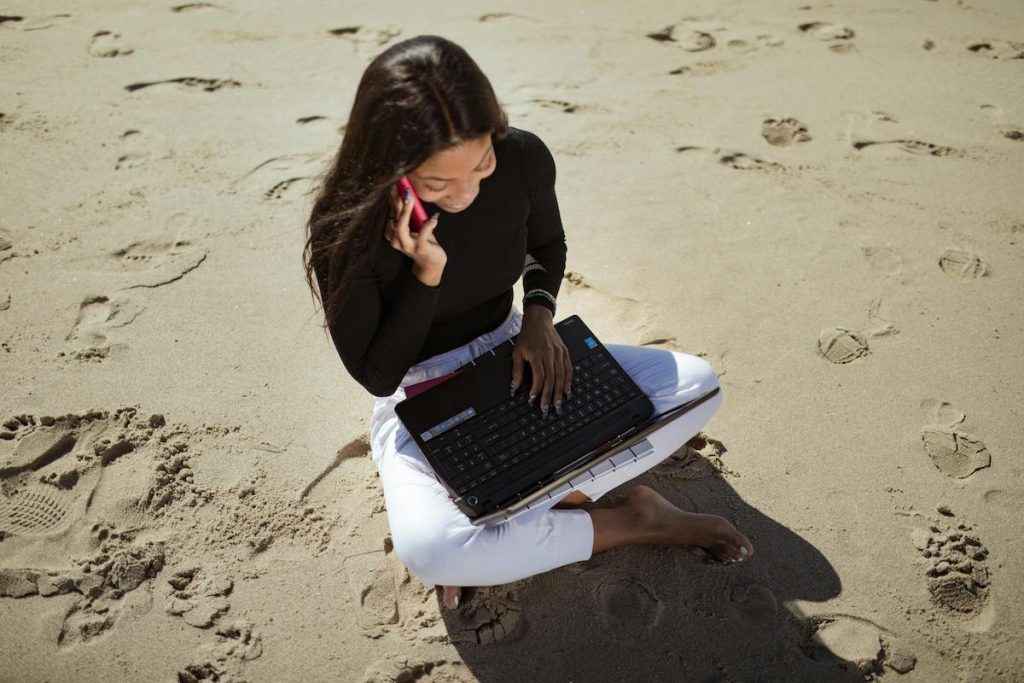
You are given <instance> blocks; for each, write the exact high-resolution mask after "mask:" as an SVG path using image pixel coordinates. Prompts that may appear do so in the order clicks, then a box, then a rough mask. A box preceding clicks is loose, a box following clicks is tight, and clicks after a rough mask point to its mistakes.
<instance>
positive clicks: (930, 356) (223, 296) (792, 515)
mask: <svg viewBox="0 0 1024 683" xmlns="http://www.w3.org/2000/svg"><path fill="white" fill-rule="evenodd" d="M513 9H514V11H513ZM418 33H439V34H442V35H445V36H447V37H449V38H451V39H453V40H455V41H456V42H458V43H459V44H461V45H463V46H464V47H465V48H466V49H467V50H468V51H469V53H470V54H471V55H473V56H474V58H475V59H476V60H477V61H478V63H479V64H480V65H481V67H482V68H483V70H484V71H485V73H487V75H488V76H489V77H490V79H491V80H492V83H493V84H494V87H495V90H496V91H497V93H498V96H499V98H500V99H501V101H502V102H503V104H504V105H505V106H506V107H507V110H508V113H509V117H510V122H511V123H512V125H514V126H517V127H520V128H525V129H528V130H531V131H533V132H535V133H537V134H538V135H539V136H540V137H541V138H542V139H543V140H545V142H546V143H547V144H548V145H549V147H550V148H551V150H552V152H553V153H554V157H555V160H556V163H557V165H558V185H557V187H558V194H559V198H560V203H561V209H562V215H563V219H564V224H565V229H566V233H567V236H568V244H569V256H568V267H567V270H568V271H569V272H567V275H566V279H565V280H564V281H563V287H562V292H561V294H560V296H559V302H560V307H559V318H561V317H563V316H567V315H571V314H573V313H577V314H580V315H581V316H582V317H584V318H585V319H586V320H587V321H588V322H589V323H590V325H591V326H592V327H593V328H594V329H595V331H597V332H598V333H599V334H600V335H601V336H602V338H604V339H605V340H606V341H614V342H618V343H632V344H646V345H651V346H660V347H664V348H673V349H680V350H683V351H687V352H689V353H695V354H700V355H701V356H703V357H705V358H707V359H708V360H709V361H710V362H711V363H712V364H713V365H714V366H715V368H716V369H717V371H718V372H719V374H720V375H721V382H722V386H723V389H724V392H725V397H726V400H725V404H724V405H723V408H722V409H721V410H720V411H719V412H718V414H716V416H715V417H714V419H713V420H712V422H710V423H709V424H708V427H707V429H706V431H705V432H704V433H703V434H702V435H701V436H700V438H698V439H695V440H694V441H693V442H691V444H689V446H687V447H686V448H683V449H681V450H680V451H679V452H678V453H676V454H674V455H673V456H672V457H671V458H670V459H669V460H667V461H666V462H665V463H663V464H661V465H659V466H658V467H657V468H655V469H654V470H652V471H650V472H648V473H645V474H644V475H643V476H641V477H639V478H638V479H636V480H634V482H636V483H646V484H648V485H650V486H652V487H654V488H655V489H657V490H658V491H660V492H661V493H662V494H663V495H665V496H666V497H668V498H669V499H670V500H672V501H674V502H675V503H677V504H678V505H680V506H683V507H688V508H691V509H694V508H696V509H700V510H704V511H710V512H716V513H719V514H723V515H726V516H727V517H729V518H730V519H731V520H733V521H734V523H735V524H736V525H737V526H738V527H739V528H740V529H742V530H743V531H744V532H745V533H746V534H747V535H748V536H749V537H750V538H751V539H752V541H753V542H754V544H755V545H756V547H757V555H756V557H755V558H753V559H752V560H751V561H749V562H745V563H742V564H739V565H728V566H727V565H720V564H716V563H711V562H708V561H706V559H705V558H704V557H703V556H702V554H700V553H696V552H692V551H690V550H689V549H685V548H677V547H676V548H674V547H666V546H630V547H627V548H620V549H617V550H614V551H611V552H608V553H603V554H600V555H597V556H595V557H594V558H592V559H591V560H590V561H588V562H581V563H578V564H575V565H570V566H567V567H564V568H560V569H558V570H555V571H552V572H548V573H546V574H543V575H539V576H535V577H531V578H529V579H527V580H524V581H520V582H517V583H515V584H512V585H506V586H493V587H482V588H476V589H470V590H467V591H466V593H465V595H464V600H463V604H462V606H461V607H460V608H459V610H458V611H457V612H455V613H451V612H448V611H447V610H443V609H442V607H441V605H440V601H439V591H438V589H435V588H434V587H433V586H424V585H422V583H420V582H419V580H418V579H416V578H415V577H413V576H410V574H409V573H408V572H407V571H406V570H405V569H404V568H403V567H402V566H401V564H400V562H399V561H398V559H397V557H396V556H395V554H394V553H393V552H392V550H391V545H390V540H389V538H388V528H387V518H386V514H385V510H384V501H383V498H382V494H381V491H380V486H379V483H378V480H377V474H376V470H375V468H374V466H373V463H372V461H371V460H370V458H369V455H368V445H367V429H368V418H369V415H370V410H371V408H372V399H371V397H370V396H369V395H368V394H367V393H366V392H365V391H363V389H362V388H361V387H360V386H359V385H358V384H357V383H356V382H355V381H354V380H352V379H351V378H350V377H349V376H348V375H347V374H346V372H345V370H344V368H343V366H342V364H341V362H340V360H339V359H338V357H337V355H336V353H335V351H334V348H333V347H332V346H331V344H330V342H329V340H328V339H327V337H326V336H324V334H323V333H322V332H321V330H320V328H319V327H318V322H319V318H318V316H319V313H318V312H317V311H316V310H315V309H314V307H313V303H312V300H311V299H310V296H309V292H308V290H307V288H306V286H305V283H304V281H303V274H302V270H301V261H300V256H301V248H302V226H303V223H304V221H305V219H306V217H307V215H308V212H309V208H310V204H311V200H312V194H311V193H312V192H313V190H314V188H315V187H316V185H317V183H318V182H319V174H321V173H322V172H323V171H324V170H326V163H327V162H328V161H329V159H330V157H331V155H332V154H333V152H334V150H335V149H336V147H337V145H338V144H339V141H340V136H341V134H342V131H343V126H344V117H345V116H346V115H347V113H348V109H349V107H350V105H351V101H352V97H353V95H354V92H355V87H356V84H357V82H358V79H359V76H360V75H361V73H362V70H363V68H364V67H365V65H366V63H367V62H368V61H369V60H370V59H371V58H372V57H373V56H374V55H375V54H377V53H378V52H379V51H380V50H382V49H384V47H385V46H386V45H388V44H391V43H392V42H394V41H398V40H402V39H404V38H407V37H411V36H413V35H416V34H418ZM0 62H2V64H3V76H2V80H3V87H4V91H3V92H4V94H3V96H2V98H0V103H2V105H0V106H2V113H0V141H2V143H3V147H2V152H0V160H2V164H3V166H2V169H3V170H2V178H3V186H2V200H3V217H2V222H0V367H2V373H3V388H4V391H3V396H2V403H0V409H2V414H0V421H2V423H3V426H2V427H0V437H2V438H0V484H2V493H3V497H2V498H0V534H2V536H3V540H2V542H0V567H2V568H0V595H2V596H4V597H2V598H0V643H2V646H0V649H2V651H3V652H2V660H3V664H2V666H0V679H2V680H4V681H72V680H73V681H99V680H104V681H105V680H174V679H175V678H176V677H181V678H182V679H183V680H196V679H209V680H222V681H226V680H249V681H279V680H303V681H312V680H337V681H413V680H420V681H427V680H433V681H471V680H481V681H509V682H512V681H516V682H518V681H527V680H537V681H633V680H636V681H649V680H664V681H698V682H706V681H752V680H759V681H760V680H773V681H774V680H813V681H829V680H860V678H861V677H862V676H863V675H866V676H868V677H869V678H870V677H874V678H884V679H892V680H908V681H928V682H930V681H995V680H1005V681H1011V680H1021V679H1022V677H1024V656H1022V654H1021V649H1020V642H1021V639H1022V634H1024V629H1022V620H1024V618H1022V616H1021V615H1022V613H1024V595H1022V588H1024V581H1022V579H1024V569H1022V567H1021V564H1020V558H1021V557H1022V556H1024V552H1022V543H1021V539H1020V529H1021V525H1020V522H1019V515H1020V510H1021V508H1022V504H1024V500H1022V493H1024V486H1022V474H1024V470H1022V465H1021V457H1020V454H1021V453H1022V451H1024V430H1022V429H1021V425H1022V423H1024V415H1022V406H1024V388H1022V387H1024V381H1022V380H1024V372H1022V353H1021V349H1022V348H1024V326H1022V320H1021V313H1022V310H1024V308H1022V306H1021V303H1020V302H1021V299H1022V295H1024V244H1022V242H1024V191H1022V187H1024V164H1022V159H1024V4H1022V3H1020V2H1017V1H1016V0H1004V1H1001V2H995V1H990V2H983V1H980V0H979V1H975V0H961V1H956V2H954V1H953V0H937V1H929V0H906V1H905V2H900V3H892V2H887V1H886V0H862V1H860V2H849V3H834V4H822V5H817V4H815V5H801V4H800V2H791V3H785V2H780V1H777V0H770V1H765V2H758V3H739V2H693V3H686V4H685V5H682V4H679V3H670V2H634V3H629V4H628V6H623V5H621V4H620V3H614V7H613V3H605V6H603V7H594V6H592V4H591V3H582V2H576V3H553V2H543V3H542V2H520V3H516V4H515V5H514V6H510V5H508V4H505V5H501V4H491V3H483V4H481V3H469V2H454V3H443V6H441V7H439V8H438V7H428V6H427V5H424V4H420V5H412V4H408V5H402V4H397V3H388V4H386V5H385V4H379V3H378V4H376V5H373V4H370V5H367V4H364V3H351V5H350V6H348V7H346V6H343V4H342V3H333V2H320V3H312V2H306V3H301V4H298V3H274V2H261V3H257V2H249V3H243V2H239V3H233V4H232V3H223V2H219V1H218V2H215V3H193V4H186V5H178V6H175V5H171V4H167V5H162V4H159V3H128V2H99V1H98V0H92V1H88V0H79V1H72V2H64V3H37V2H29V1H27V0H9V1H8V2H5V3H4V5H3V9H2V11H0ZM520 295H521V290H517V300H518V298H519V296H520ZM631 485H632V483H630V484H627V485H626V486H624V487H622V488H620V489H618V490H616V491H614V492H612V493H611V494H609V496H608V497H606V498H604V499H602V500H601V501H599V502H598V503H596V505H598V506H609V505H614V504H615V502H616V499H617V498H618V497H620V496H621V495H622V494H624V493H625V491H626V490H628V488H629V486H631ZM1014 558H1017V559H1014Z"/></svg>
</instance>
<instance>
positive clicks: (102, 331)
mask: <svg viewBox="0 0 1024 683" xmlns="http://www.w3.org/2000/svg"><path fill="white" fill-rule="evenodd" d="M144 310H146V307H145V306H143V305H141V304H139V303H136V302H135V301H134V300H132V299H130V298H128V297H125V296H114V297H113V298H111V297H106V296H88V297H86V298H85V299H84V300H83V301H82V303H80V304H79V306H78V316H77V317H76V319H75V323H74V325H72V327H71V331H70V332H68V334H67V336H66V337H64V340H65V341H66V342H68V344H69V345H70V346H71V351H70V352H69V353H68V354H64V352H63V351H62V352H60V353H59V354H58V355H59V356H64V355H68V356H70V357H71V358H74V359H76V360H97V361H98V360H103V359H104V358H108V357H110V355H111V354H118V353H124V352H125V351H126V350H127V348H128V345H127V344H124V343H117V342H115V341H113V340H112V339H111V330H114V329H117V328H121V327H124V326H126V325H128V324H130V323H131V322H132V321H134V320H135V319H136V318H138V317H139V315H140V314H141V313H142V312H143V311H144Z"/></svg>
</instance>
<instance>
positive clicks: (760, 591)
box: [729, 583, 779, 627]
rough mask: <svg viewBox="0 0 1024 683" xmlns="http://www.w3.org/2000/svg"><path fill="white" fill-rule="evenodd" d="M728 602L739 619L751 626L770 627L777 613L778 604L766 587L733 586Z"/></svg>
mask: <svg viewBox="0 0 1024 683" xmlns="http://www.w3.org/2000/svg"><path fill="white" fill-rule="evenodd" d="M729 602H730V603H731V604H732V608H733V610H735V612H736V614H737V615H738V616H739V617H740V619H741V620H742V621H744V622H746V623H748V624H751V625H761V626H762V627H771V625H772V624H774V623H775V620H776V618H777V617H778V613H779V603H778V600H777V599H776V598H775V594H774V593H772V591H771V589H770V588H768V586H765V585H763V584H760V583H746V584H740V585H737V586H733V588H732V590H731V591H730V593H729Z"/></svg>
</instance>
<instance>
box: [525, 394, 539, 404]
mask: <svg viewBox="0 0 1024 683" xmlns="http://www.w3.org/2000/svg"><path fill="white" fill-rule="evenodd" d="M536 398H537V394H530V400H529V401H527V402H526V403H527V404H528V405H531V406H532V405H533V401H534V399H536Z"/></svg>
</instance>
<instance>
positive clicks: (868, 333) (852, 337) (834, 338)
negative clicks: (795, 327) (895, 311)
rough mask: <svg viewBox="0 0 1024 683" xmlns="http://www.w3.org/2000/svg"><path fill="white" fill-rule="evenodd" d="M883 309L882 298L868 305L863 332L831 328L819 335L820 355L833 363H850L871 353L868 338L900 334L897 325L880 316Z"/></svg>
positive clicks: (818, 346)
mask: <svg viewBox="0 0 1024 683" xmlns="http://www.w3.org/2000/svg"><path fill="white" fill-rule="evenodd" d="M881 308H882V299H881V297H877V298H874V299H872V300H871V301H870V302H869V303H868V310H867V315H866V316H865V320H864V324H863V325H862V326H861V330H863V331H860V330H851V329H848V328H845V327H829V328H826V329H824V330H822V331H821V334H820V335H818V344H817V353H818V355H819V356H822V357H824V358H826V359H828V360H829V361H831V362H833V363H837V364H842V363H850V362H852V361H855V360H857V359H858V358H863V357H864V356H866V355H867V354H868V353H869V351H870V347H869V345H868V338H872V339H874V338H878V337H890V336H892V335H895V334H899V329H898V328H897V327H896V325H895V324H893V323H892V322H890V321H889V320H886V319H885V318H884V317H882V316H881V315H880V313H879V311H880V310H881Z"/></svg>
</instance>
